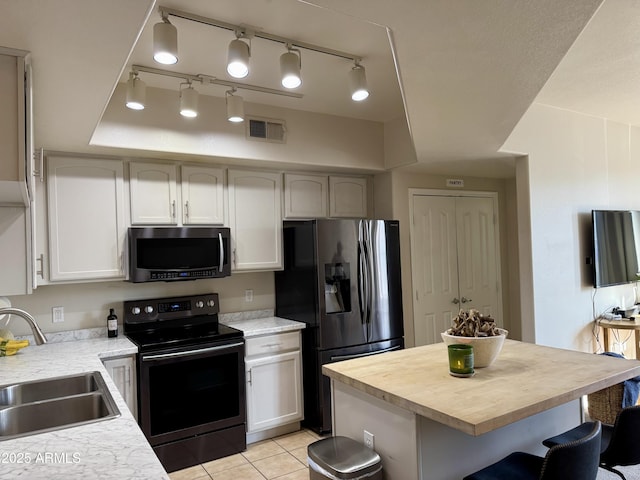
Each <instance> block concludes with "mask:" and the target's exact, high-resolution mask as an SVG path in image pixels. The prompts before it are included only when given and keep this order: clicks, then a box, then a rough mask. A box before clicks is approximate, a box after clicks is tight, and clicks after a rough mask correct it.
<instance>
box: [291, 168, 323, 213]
mask: <svg viewBox="0 0 640 480" xmlns="http://www.w3.org/2000/svg"><path fill="white" fill-rule="evenodd" d="M328 198H329V179H328V177H327V176H326V175H292V174H285V176H284V216H285V218H324V217H326V216H327V203H328Z"/></svg>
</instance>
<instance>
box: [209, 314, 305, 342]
mask: <svg viewBox="0 0 640 480" xmlns="http://www.w3.org/2000/svg"><path fill="white" fill-rule="evenodd" d="M220 323H224V324H225V325H228V326H230V327H233V328H237V329H238V330H242V332H243V333H244V337H245V338H250V337H256V336H258V335H271V334H274V333H283V332H292V331H295V330H302V329H303V328H305V326H306V324H305V323H302V322H296V321H295V320H287V319H286V318H280V317H264V318H254V319H250V320H221V321H220Z"/></svg>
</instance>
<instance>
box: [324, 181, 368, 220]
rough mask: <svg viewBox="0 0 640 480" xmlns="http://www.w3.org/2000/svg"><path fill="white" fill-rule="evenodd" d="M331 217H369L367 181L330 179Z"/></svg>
mask: <svg viewBox="0 0 640 480" xmlns="http://www.w3.org/2000/svg"><path fill="white" fill-rule="evenodd" d="M329 216H330V217H348V218H364V217H367V179H366V178H362V177H335V176H331V177H329Z"/></svg>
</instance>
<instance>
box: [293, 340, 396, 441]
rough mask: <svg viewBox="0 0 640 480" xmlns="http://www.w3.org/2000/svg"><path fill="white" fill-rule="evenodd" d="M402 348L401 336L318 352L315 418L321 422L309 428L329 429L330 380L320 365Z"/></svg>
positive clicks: (324, 430)
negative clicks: (317, 395) (318, 402)
mask: <svg viewBox="0 0 640 480" xmlns="http://www.w3.org/2000/svg"><path fill="white" fill-rule="evenodd" d="M402 348H404V340H403V339H402V338H395V339H393V340H387V341H384V342H377V343H369V344H366V345H360V346H358V347H346V348H339V349H334V350H326V351H320V352H318V355H319V357H320V358H319V368H320V371H321V372H320V375H319V378H320V382H319V389H320V391H319V398H320V399H322V400H321V405H319V412H318V415H317V416H316V418H318V419H319V420H321V424H319V425H316V426H311V428H314V429H315V430H317V431H319V432H330V431H331V381H330V380H329V377H327V376H325V375H322V365H325V364H327V363H334V362H340V361H342V360H350V359H352V358H360V357H367V356H370V355H378V354H380V353H385V352H391V351H394V350H401V349H402ZM305 394H306V392H305Z"/></svg>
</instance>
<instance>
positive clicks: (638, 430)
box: [542, 405, 640, 480]
mask: <svg viewBox="0 0 640 480" xmlns="http://www.w3.org/2000/svg"><path fill="white" fill-rule="evenodd" d="M589 423H590V422H587V423H583V424H582V425H579V426H577V427H576V428H574V429H572V430H569V431H568V432H565V433H561V434H560V435H557V436H555V437H552V438H548V439H546V440H544V441H543V442H542V443H543V445H546V446H547V447H553V446H554V445H558V444H560V443H566V442H571V441H573V440H575V439H576V438H580V437H582V436H584V435H585V433H586V430H588V429H589ZM600 452H601V453H600V466H601V467H602V468H604V469H606V470H609V471H610V472H613V473H615V474H616V475H618V476H619V477H620V478H622V479H624V478H625V476H624V475H623V474H622V472H620V471H618V470H616V469H615V468H614V467H624V466H627V465H638V464H640V405H636V406H633V407H627V408H624V409H622V410H621V411H620V412H619V413H618V415H617V416H616V420H615V423H614V424H613V425H606V424H602V443H601V446H600ZM625 480H626V479H625Z"/></svg>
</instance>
